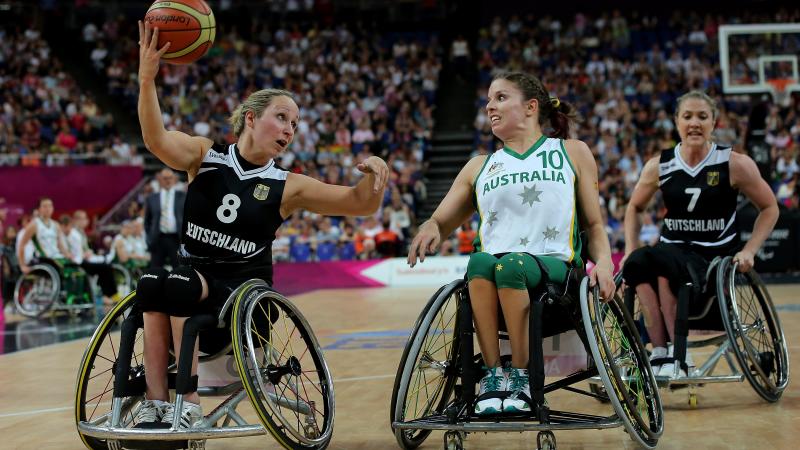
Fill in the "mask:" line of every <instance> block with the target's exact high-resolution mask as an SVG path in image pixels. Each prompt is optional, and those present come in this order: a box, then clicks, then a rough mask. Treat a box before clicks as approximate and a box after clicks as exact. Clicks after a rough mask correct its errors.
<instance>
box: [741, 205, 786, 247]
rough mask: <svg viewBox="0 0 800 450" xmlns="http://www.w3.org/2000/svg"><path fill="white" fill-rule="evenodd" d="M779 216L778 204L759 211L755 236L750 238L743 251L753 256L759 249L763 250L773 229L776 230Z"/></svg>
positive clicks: (755, 225) (754, 228) (754, 226)
mask: <svg viewBox="0 0 800 450" xmlns="http://www.w3.org/2000/svg"><path fill="white" fill-rule="evenodd" d="M778 214H779V211H778V205H776V204H772V205H770V206H768V207H766V208H764V209H762V210H761V211H759V213H758V217H756V222H755V224H754V225H753V234H752V235H751V236H750V239H749V240H748V241H747V243H746V244H745V246H744V248H743V250H745V251H748V252H750V253H751V254H753V255H755V254H756V252H758V249H760V248H761V246H762V245H763V244H764V241H766V240H767V238H768V237H769V235H770V233H772V229H773V228H775V223H777V222H778Z"/></svg>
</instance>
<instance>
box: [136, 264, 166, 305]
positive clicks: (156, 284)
mask: <svg viewBox="0 0 800 450" xmlns="http://www.w3.org/2000/svg"><path fill="white" fill-rule="evenodd" d="M168 273H169V272H167V271H166V270H165V269H163V268H161V267H159V268H156V269H148V270H147V271H146V272H145V273H144V274H143V275H142V276H141V277H140V278H139V282H138V283H137V284H136V303H137V304H138V305H139V308H141V310H142V311H144V312H147V311H157V312H166V311H164V304H165V298H164V280H166V279H167V274H168Z"/></svg>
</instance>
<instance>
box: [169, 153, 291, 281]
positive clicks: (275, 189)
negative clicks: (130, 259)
mask: <svg viewBox="0 0 800 450" xmlns="http://www.w3.org/2000/svg"><path fill="white" fill-rule="evenodd" d="M237 151H238V149H236V147H235V144H231V145H229V146H227V147H225V146H222V145H214V146H213V147H212V148H211V149H210V150H209V151H208V153H207V154H206V156H205V158H203V162H202V164H201V165H200V169H199V170H198V173H197V176H196V177H195V179H194V180H193V181H192V182H191V183H190V184H189V190H188V194H187V196H186V203H185V206H184V222H183V231H182V242H181V243H182V246H181V255H182V256H184V257H191V258H194V261H203V260H206V261H212V262H218V263H230V264H236V263H240V264H242V265H245V264H246V267H247V269H248V271H249V270H251V269H253V270H257V269H258V268H263V269H267V270H270V269H271V266H272V241H273V240H274V239H275V231H276V230H277V229H278V227H279V226H280V225H281V223H282V222H283V218H282V217H281V216H280V204H281V198H282V196H283V189H284V185H285V184H286V176H287V174H288V172H287V171H285V170H283V169H281V168H279V167H277V166H276V165H275V163H274V162H273V161H270V162H269V163H268V164H267V165H265V166H262V167H256V168H253V169H251V170H245V169H243V168H242V163H240V161H239V158H240V157H239V156H238V155H237V154H236V152H237ZM224 265H226V264H223V266H224ZM270 272H271V270H270Z"/></svg>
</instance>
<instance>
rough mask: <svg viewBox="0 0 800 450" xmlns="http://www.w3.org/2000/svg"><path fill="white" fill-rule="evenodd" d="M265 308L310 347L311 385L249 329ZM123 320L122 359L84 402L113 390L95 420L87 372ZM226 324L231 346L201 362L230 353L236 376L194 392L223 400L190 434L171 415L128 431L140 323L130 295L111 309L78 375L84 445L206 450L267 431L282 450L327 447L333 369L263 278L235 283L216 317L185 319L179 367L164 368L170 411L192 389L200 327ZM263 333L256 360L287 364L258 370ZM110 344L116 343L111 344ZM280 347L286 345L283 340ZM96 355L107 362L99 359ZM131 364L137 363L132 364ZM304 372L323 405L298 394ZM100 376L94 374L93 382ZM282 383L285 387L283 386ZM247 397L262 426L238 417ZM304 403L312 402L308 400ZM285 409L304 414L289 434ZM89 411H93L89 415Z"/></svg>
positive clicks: (140, 382)
mask: <svg viewBox="0 0 800 450" xmlns="http://www.w3.org/2000/svg"><path fill="white" fill-rule="evenodd" d="M265 304H266V311H269V313H266V311H265V314H267V316H266V318H267V320H269V321H270V322H272V323H273V324H275V323H277V321H279V320H280V319H281V317H276V318H275V321H273V320H272V316H271V315H270V314H272V313H273V312H274V310H282V311H283V313H284V314H285V316H286V317H288V318H289V319H290V320H291V321H292V326H294V328H293V329H292V333H294V332H295V330H296V331H297V332H298V333H299V334H300V335H301V338H302V339H303V343H304V344H308V347H307V348H306V349H305V350H307V351H306V352H303V353H308V354H311V356H310V358H312V360H313V362H314V365H315V367H314V369H315V370H314V371H313V372H312V375H313V373H316V374H317V378H315V379H314V380H312V379H311V378H309V377H308V374H305V371H303V370H302V367H301V362H300V360H299V359H298V357H296V356H295V355H285V354H283V353H281V354H280V355H278V354H277V350H276V349H275V348H274V346H272V340H271V339H272V337H271V336H272V333H271V331H270V329H267V330H266V332H265V331H264V330H261V329H259V330H254V329H253V328H252V326H253V325H254V323H253V310H254V309H256V308H261V310H262V311H264V308H265ZM276 314H279V312H278V313H276ZM120 319H122V324H121V337H120V345H119V354H118V355H117V358H116V360H115V361H114V362H113V365H112V368H111V369H109V372H112V371H113V375H111V379H110V380H109V382H108V384H106V387H105V388H101V390H102V389H104V392H101V393H100V394H99V395H97V396H95V397H94V398H92V399H89V400H88V402H94V401H95V400H96V403H93V405H94V406H95V409H96V408H97V406H99V405H100V404H101V403H103V402H102V401H101V400H104V396H105V395H106V394H108V393H110V392H112V391H113V398H112V400H111V411H109V412H107V413H104V414H100V415H98V416H97V417H87V416H89V414H88V413H87V398H86V396H87V395H88V391H89V388H88V384H89V381H90V380H91V379H92V378H94V377H93V376H91V375H92V374H91V372H92V370H93V369H94V365H95V361H98V360H99V358H98V352H99V347H100V346H102V344H103V338H105V337H110V336H109V335H110V333H111V332H112V328H113V327H114V326H115V324H117V323H118V322H119V321H120ZM228 320H230V322H231V335H232V341H231V342H230V343H228V344H226V345H225V346H224V347H222V348H221V349H219V350H218V351H215V352H214V353H213V354H210V355H205V356H201V358H200V362H201V363H202V362H205V361H210V360H214V359H217V358H220V357H222V356H224V355H227V354H228V353H229V352H233V354H234V358H235V359H236V364H237V369H238V372H239V375H240V379H239V380H237V381H236V382H233V383H229V384H227V385H225V386H215V387H199V388H197V392H198V394H200V395H201V396H227V398H226V399H224V400H223V401H222V403H221V404H220V405H219V406H217V407H215V408H214V409H213V410H212V411H211V412H210V413H209V414H208V415H206V416H205V417H204V418H203V420H202V422H200V423H199V424H198V425H196V426H192V427H190V428H188V429H178V427H179V421H180V415H179V414H176V415H175V420H174V422H173V423H172V426H171V427H170V428H160V429H153V428H149V429H142V428H128V426H129V425H131V423H132V421H133V414H134V408H135V407H136V405H137V404H138V403H139V401H140V400H142V399H143V398H144V389H145V387H146V384H145V379H144V366H143V360H141V361H140V358H139V355H137V354H136V350H135V349H134V346H135V345H134V344H136V342H137V341H138V340H139V339H138V338H139V337H140V335H141V333H140V332H139V330H140V327H142V325H143V324H142V315H141V312H139V311H137V310H136V305H135V292H133V293H131V294H129V295H128V296H127V297H126V298H125V299H124V300H122V301H121V302H120V303H118V304H117V305H115V306H114V308H113V309H112V310H111V311H110V312H109V313H108V314H107V315H106V317H105V318H104V319H103V321H102V322H101V323H100V325H99V326H98V328H97V330H96V331H95V333H94V335H93V336H92V339H91V340H90V343H89V346H88V347H87V349H86V352H85V353H84V356H83V360H82V362H81V366H80V371H79V373H78V383H77V389H76V396H75V421H76V425H77V429H78V433H79V435H80V437H81V439H82V441H83V443H84V444H85V445H86V447H87V448H90V449H104V448H109V449H120V448H123V446H124V447H125V448H170V449H173V448H193V449H196V448H205V440H206V439H218V438H229V437H243V436H256V435H264V434H267V433H269V434H272V435H273V436H274V437H275V438H276V440H277V441H278V442H279V443H280V444H281V445H282V446H283V447H284V448H287V449H323V448H325V447H326V446H327V445H328V443H329V442H330V439H331V436H332V433H333V423H334V397H333V382H332V378H331V375H330V370H329V369H328V366H327V364H326V363H325V360H324V358H323V357H322V351H321V349H320V346H319V343H318V341H317V339H316V337H315V336H314V334H313V332H312V331H311V328H310V327H309V325H308V322H307V321H306V319H305V318H304V317H303V316H302V314H301V313H300V311H299V310H297V308H296V307H295V306H294V305H293V304H292V303H291V302H290V301H289V300H287V299H286V298H285V297H283V296H281V295H280V294H278V293H277V292H275V291H274V290H272V289H271V288H270V287H269V286H268V285H267V284H266V283H265V282H264V281H262V280H257V279H253V280H249V281H247V282H245V283H243V284H242V285H240V286H239V287H238V288H237V289H236V290H235V291H234V292H233V293H231V295H230V296H229V297H228V299H227V300H226V302H225V303H224V305H223V306H222V308H221V311H220V313H219V314H218V315H217V316H212V315H210V314H205V315H199V316H195V317H192V318H189V319H188V320H187V321H186V325H185V326H184V332H183V341H182V344H181V350H180V353H179V357H178V361H177V364H175V363H173V364H172V365H171V366H170V368H169V369H168V378H169V387H170V389H172V388H173V387H174V388H175V394H176V395H175V409H176V410H177V411H180V410H181V407H182V404H183V401H184V400H183V396H184V395H185V394H186V393H188V392H191V390H192V388H193V386H192V380H191V376H190V370H191V363H192V353H193V350H194V344H195V339H197V337H198V332H199V331H200V330H201V329H209V328H224V327H225V326H226V323H227V322H228ZM284 325H285V319H284ZM270 327H271V325H270ZM243 328H244V330H243ZM259 332H260V333H259ZM261 334H267V335H269V338H268V339H267V340H265V341H263V342H261V346H260V348H261V349H265V348H267V347H269V348H268V349H266V350H263V351H261V352H260V353H261V357H262V358H261V359H262V360H265V362H270V361H271V362H276V361H277V360H278V359H280V358H286V360H287V362H286V364H285V365H276V364H268V365H267V366H266V367H260V366H259V363H258V357H257V356H256V353H258V351H257V350H258V347H259V345H258V344H257V343H256V344H254V342H253V339H254V337H255V338H256V339H262V336H261ZM254 335H255V336H254ZM287 340H288V337H287ZM111 342H112V346H113V339H112V341H111ZM284 344H285V345H286V343H284ZM287 350H288V349H286V348H284V349H283V352H288V351H287ZM267 355H269V356H267ZM100 358H104V357H103V356H100ZM248 358H252V360H248ZM299 358H303V356H302V355H300V356H299ZM104 359H108V358H104ZM132 362H133V363H135V365H134V364H131V363H132ZM253 363H255V366H254V365H253ZM305 364H307V363H305ZM175 369H177V373H173V370H175ZM103 373H105V372H101V373H100V374H99V375H102V374H103ZM303 374H305V378H306V379H308V380H309V381H311V383H312V384H314V383H317V382H318V383H319V385H318V386H315V388H316V389H317V390H318V391H319V394H320V396H321V397H322V398H321V403H323V404H322V405H315V402H314V401H307V402H306V401H305V400H301V399H300V394H299V392H300V391H303V390H305V389H306V387H307V385H306V383H305V382H304V381H303V380H302V378H299V377H301V376H303ZM99 375H95V377H96V376H99ZM292 377H295V378H292ZM298 380H299V381H300V383H298ZM112 383H113V389H109V388H108V386H109V385H110V384H112ZM194 383H196V381H195V382H194ZM281 383H284V384H285V387H284V386H283V384H281ZM270 387H271V388H272V390H270ZM279 390H280V394H279V393H278V392H279ZM286 391H290V395H291V393H294V394H295V396H296V397H297V398H296V399H294V400H293V399H289V398H286V397H284V395H285V393H286ZM306 395H307V394H306ZM245 397H248V398H250V401H251V403H252V404H253V408H254V410H255V411H256V413H257V415H258V416H259V420H260V422H261V423H259V424H251V423H249V422H248V421H247V420H245V419H244V418H243V417H242V416H241V415H240V414H238V413H237V412H236V407H237V406H238V405H239V403H240V402H241V401H242V400H243V399H244V398H245ZM307 398H310V397H308V395H307ZM89 406H91V405H89ZM287 410H289V412H293V413H294V414H295V415H293V416H291V421H292V422H294V419H295V418H297V419H298V421H299V418H300V415H301V414H304V415H305V416H306V419H305V421H304V423H303V424H302V430H294V429H292V428H291V427H290V426H289V425H288V420H289V419H287V418H286V417H284V414H286V411H287ZM320 410H322V411H323V413H324V414H323V416H322V424H321V425H320V424H317V423H315V421H314V417H316V415H317V413H319V411H320ZM309 413H311V414H309ZM93 414H94V412H92V415H93ZM219 421H222V425H221V426H220V427H217V426H216V424H217V423H218V422H219Z"/></svg>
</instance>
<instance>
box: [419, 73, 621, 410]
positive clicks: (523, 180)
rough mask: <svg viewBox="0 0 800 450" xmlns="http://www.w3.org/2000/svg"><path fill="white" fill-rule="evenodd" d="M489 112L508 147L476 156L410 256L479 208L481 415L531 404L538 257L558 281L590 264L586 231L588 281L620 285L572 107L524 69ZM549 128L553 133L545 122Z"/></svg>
mask: <svg viewBox="0 0 800 450" xmlns="http://www.w3.org/2000/svg"><path fill="white" fill-rule="evenodd" d="M486 113H487V115H488V117H489V121H490V123H491V124H492V132H493V133H494V135H495V136H497V137H498V138H499V139H500V140H502V141H503V148H501V149H499V150H497V151H495V152H494V153H492V154H490V155H479V156H476V157H474V158H472V159H471V160H470V161H469V162H468V163H467V164H466V166H464V168H463V169H462V170H461V172H460V173H459V174H458V176H457V177H456V180H455V182H454V183H453V186H452V187H451V188H450V191H449V192H448V193H447V196H445V198H444V200H442V203H441V204H440V205H439V207H438V208H437V209H436V211H435V212H434V213H433V216H432V217H431V219H430V220H428V221H426V222H425V223H423V224H422V225H421V226H420V227H419V232H418V234H417V236H416V237H415V238H414V240H413V242H412V244H411V248H410V250H409V255H408V262H409V264H410V265H411V266H412V267H413V266H414V265H415V264H416V262H417V259H419V260H420V261H424V259H425V254H426V253H432V252H434V251H435V250H436V249H437V248H438V246H439V244H440V242H442V240H444V239H445V238H447V236H449V235H450V234H451V233H452V232H453V230H455V229H456V227H458V226H459V225H460V224H461V223H463V222H464V221H466V220H467V219H469V217H470V216H471V215H472V214H473V213H474V212H475V211H476V210H477V212H478V214H479V215H480V226H479V229H478V237H477V238H476V240H475V250H474V252H473V253H472V254H471V255H470V260H469V265H468V267H467V278H468V279H469V293H470V299H471V303H472V309H473V313H474V316H475V317H474V320H475V326H476V329H477V333H478V343H479V345H480V347H481V353H482V355H483V359H484V364H485V369H486V374H485V376H484V377H483V379H482V380H481V382H480V392H479V394H478V402H477V404H476V407H475V412H476V413H477V414H493V413H499V412H503V411H505V412H517V411H530V409H531V408H530V403H531V401H530V387H529V386H528V372H527V369H526V368H527V367H528V355H529V352H528V312H529V310H530V298H529V295H528V291H529V289H534V288H536V286H537V285H538V284H539V283H540V282H541V281H542V274H541V270H540V268H539V265H538V264H537V262H536V261H535V260H534V258H533V256H536V257H537V258H538V259H539V261H540V262H541V263H542V264H543V265H544V266H546V267H547V271H548V273H549V276H550V278H551V280H552V281H555V282H562V281H564V279H565V277H566V274H567V270H568V268H569V266H570V265H573V266H583V264H584V261H582V260H581V258H580V252H581V249H580V245H581V244H580V240H579V238H578V236H579V233H580V230H584V231H585V232H586V233H587V239H588V246H589V248H588V251H589V256H590V257H591V259H592V260H593V261H595V262H596V267H595V269H594V270H593V271H592V274H591V281H590V284H591V285H592V286H594V285H595V284H598V283H599V285H600V286H599V287H600V293H601V296H602V297H603V298H610V297H611V296H612V295H613V292H614V282H613V279H612V271H613V264H612V262H611V249H610V246H609V243H608V237H607V235H606V233H605V229H604V224H603V220H602V216H601V214H600V203H599V194H598V190H597V166H596V164H595V162H594V158H593V156H592V153H591V151H590V150H589V147H588V146H587V145H586V144H585V143H584V142H582V141H579V140H574V139H567V136H568V134H569V127H570V124H571V122H572V119H573V117H574V113H573V109H572V108H571V107H570V105H568V104H566V103H564V102H561V101H559V100H558V99H556V98H550V96H549V94H548V92H547V90H546V89H545V88H544V86H543V84H542V82H541V81H540V80H539V79H537V78H536V77H534V76H531V75H528V74H525V73H519V72H515V73H506V74H501V75H498V76H497V77H495V79H494V81H492V84H491V86H490V87H489V95H488V103H487V104H486ZM546 126H549V127H550V128H552V132H551V133H550V135H549V136H547V135H545V134H544V131H543V129H544V128H545V127H546ZM498 303H499V305H500V309H502V311H503V317H504V319H505V323H506V325H507V327H508V333H509V338H510V341H511V357H512V360H511V367H508V368H502V367H500V349H499V343H498V339H497V333H498V322H499V317H498Z"/></svg>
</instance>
